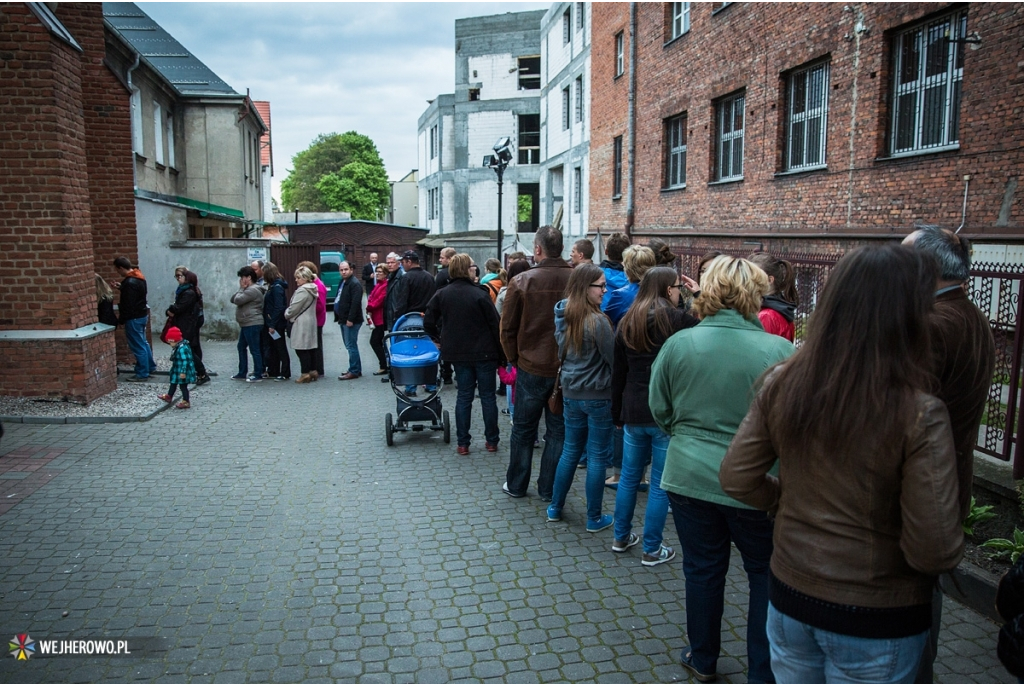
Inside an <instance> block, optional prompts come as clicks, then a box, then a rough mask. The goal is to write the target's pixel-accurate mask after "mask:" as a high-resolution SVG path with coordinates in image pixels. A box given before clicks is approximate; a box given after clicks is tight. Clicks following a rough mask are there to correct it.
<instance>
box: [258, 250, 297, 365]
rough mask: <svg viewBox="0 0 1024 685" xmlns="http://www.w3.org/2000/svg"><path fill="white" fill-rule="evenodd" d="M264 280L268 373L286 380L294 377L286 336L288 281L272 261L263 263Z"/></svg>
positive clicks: (264, 316) (264, 319) (264, 317)
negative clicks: (268, 341) (268, 342)
mask: <svg viewBox="0 0 1024 685" xmlns="http://www.w3.org/2000/svg"><path fill="white" fill-rule="evenodd" d="M263 282H264V283H265V284H266V286H267V294H266V295H264V296H263V322H264V324H265V325H266V327H267V335H268V337H269V338H270V346H269V348H268V351H267V375H268V376H269V377H270V378H273V379H274V380H275V381H286V380H288V379H290V378H291V377H292V360H291V357H290V356H289V354H288V343H287V342H286V337H285V334H286V332H287V329H288V320H287V319H285V318H284V312H285V310H286V309H287V308H288V292H287V291H288V282H287V281H285V280H284V278H283V277H282V276H281V270H280V269H278V268H277V265H276V264H274V263H272V262H267V263H266V264H264V265H263Z"/></svg>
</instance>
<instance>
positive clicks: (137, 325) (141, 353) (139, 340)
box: [124, 315, 156, 378]
mask: <svg viewBox="0 0 1024 685" xmlns="http://www.w3.org/2000/svg"><path fill="white" fill-rule="evenodd" d="M147 321H149V315H146V316H140V317H139V318H137V319H128V320H127V321H125V322H124V337H125V338H126V339H127V340H128V349H129V350H131V351H132V354H133V355H135V375H136V376H138V377H139V378H149V374H151V373H153V372H154V371H156V361H154V360H153V348H151V347H150V346H149V341H148V340H146V322H147Z"/></svg>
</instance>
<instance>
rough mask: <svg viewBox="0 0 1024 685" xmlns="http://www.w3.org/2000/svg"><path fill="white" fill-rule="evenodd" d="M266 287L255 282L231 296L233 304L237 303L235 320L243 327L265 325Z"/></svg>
mask: <svg viewBox="0 0 1024 685" xmlns="http://www.w3.org/2000/svg"><path fill="white" fill-rule="evenodd" d="M265 292H266V290H265V289H263V288H260V286H258V285H256V284H255V283H253V284H252V285H250V286H249V287H248V288H245V289H244V290H243V289H241V288H239V290H238V292H236V293H235V294H234V295H232V296H231V304H233V305H235V307H237V309H235V321H237V322H238V325H239V326H242V327H243V328H244V327H246V326H262V325H263V295H264V293H265Z"/></svg>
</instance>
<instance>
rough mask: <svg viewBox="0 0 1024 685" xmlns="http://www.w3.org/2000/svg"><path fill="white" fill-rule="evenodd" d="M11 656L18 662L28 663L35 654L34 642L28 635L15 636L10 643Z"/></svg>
mask: <svg viewBox="0 0 1024 685" xmlns="http://www.w3.org/2000/svg"><path fill="white" fill-rule="evenodd" d="M10 646H11V656H13V657H14V658H15V659H17V660H18V661H28V660H29V659H30V658H32V656H33V655H34V654H35V653H36V641H35V640H33V639H32V638H31V637H29V634H28V633H22V634H21V635H15V636H14V637H13V638H12V639H11V642H10Z"/></svg>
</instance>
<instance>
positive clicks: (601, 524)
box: [587, 514, 615, 533]
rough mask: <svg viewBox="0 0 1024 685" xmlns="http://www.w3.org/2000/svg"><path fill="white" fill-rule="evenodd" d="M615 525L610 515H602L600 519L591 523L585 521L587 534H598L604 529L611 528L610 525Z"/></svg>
mask: <svg viewBox="0 0 1024 685" xmlns="http://www.w3.org/2000/svg"><path fill="white" fill-rule="evenodd" d="M613 523H615V519H614V518H612V515H611V514H604V515H602V516H601V518H599V519H597V520H595V521H591V520H590V519H587V532H588V533H600V532H601V531H602V530H604V529H606V528H611V525H612V524H613Z"/></svg>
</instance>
